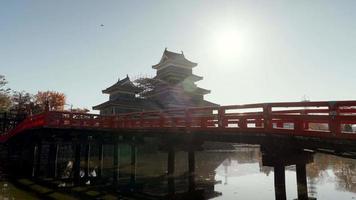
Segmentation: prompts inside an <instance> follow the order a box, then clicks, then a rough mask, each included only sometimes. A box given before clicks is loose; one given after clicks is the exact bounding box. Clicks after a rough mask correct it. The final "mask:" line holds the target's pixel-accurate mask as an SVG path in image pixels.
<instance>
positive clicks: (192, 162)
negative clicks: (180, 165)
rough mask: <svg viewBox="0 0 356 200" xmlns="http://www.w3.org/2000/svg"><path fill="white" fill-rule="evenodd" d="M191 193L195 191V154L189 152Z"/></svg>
mask: <svg viewBox="0 0 356 200" xmlns="http://www.w3.org/2000/svg"><path fill="white" fill-rule="evenodd" d="M188 169H189V191H194V190H195V152H194V151H192V150H191V151H189V152H188Z"/></svg>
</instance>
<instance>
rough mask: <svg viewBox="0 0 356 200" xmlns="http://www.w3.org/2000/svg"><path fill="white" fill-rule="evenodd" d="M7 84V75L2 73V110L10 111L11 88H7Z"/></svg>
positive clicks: (0, 103) (0, 84) (0, 79)
mask: <svg viewBox="0 0 356 200" xmlns="http://www.w3.org/2000/svg"><path fill="white" fill-rule="evenodd" d="M6 84H7V81H6V79H5V76H3V75H0V112H4V111H8V110H9V108H10V106H11V99H10V96H9V92H10V88H6Z"/></svg>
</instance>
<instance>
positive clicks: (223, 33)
mask: <svg viewBox="0 0 356 200" xmlns="http://www.w3.org/2000/svg"><path fill="white" fill-rule="evenodd" d="M213 38H214V39H213V41H214V42H213V43H214V47H213V48H214V52H215V53H216V55H217V56H218V58H219V60H222V61H224V62H232V61H234V60H235V59H238V58H239V57H241V56H242V55H243V54H244V50H246V46H245V42H246V37H245V34H244V32H243V31H241V30H239V29H238V28H236V27H225V28H221V29H219V30H216V32H215V33H214V35H213Z"/></svg>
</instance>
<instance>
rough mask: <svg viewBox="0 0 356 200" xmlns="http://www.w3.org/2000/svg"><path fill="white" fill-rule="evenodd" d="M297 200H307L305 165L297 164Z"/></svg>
mask: <svg viewBox="0 0 356 200" xmlns="http://www.w3.org/2000/svg"><path fill="white" fill-rule="evenodd" d="M296 170H297V188H298V200H308V187H307V175H306V166H305V164H297V165H296Z"/></svg>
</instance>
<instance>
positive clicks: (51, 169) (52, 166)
mask: <svg viewBox="0 0 356 200" xmlns="http://www.w3.org/2000/svg"><path fill="white" fill-rule="evenodd" d="M58 148H59V144H57V143H55V142H52V143H51V144H50V146H49V153H48V175H49V177H50V178H54V179H55V178H57V162H58Z"/></svg>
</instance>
